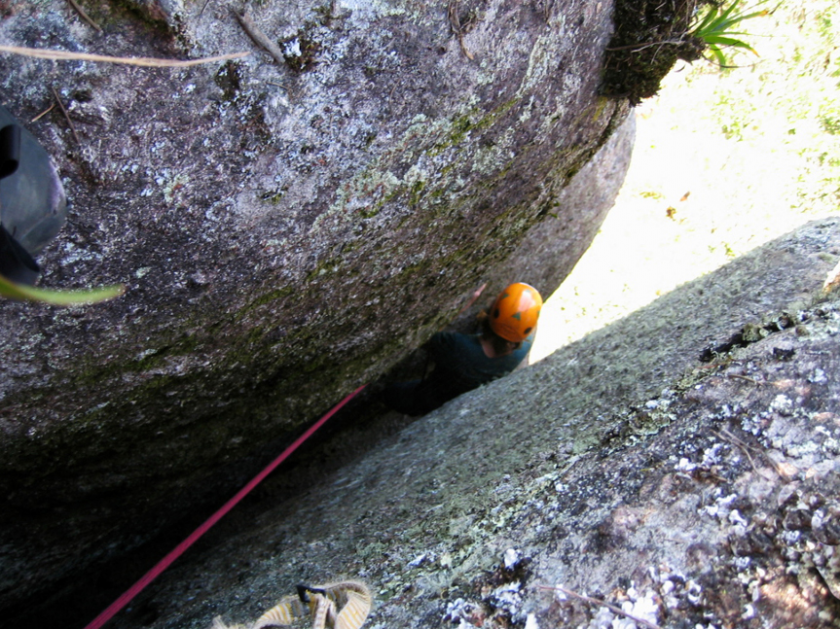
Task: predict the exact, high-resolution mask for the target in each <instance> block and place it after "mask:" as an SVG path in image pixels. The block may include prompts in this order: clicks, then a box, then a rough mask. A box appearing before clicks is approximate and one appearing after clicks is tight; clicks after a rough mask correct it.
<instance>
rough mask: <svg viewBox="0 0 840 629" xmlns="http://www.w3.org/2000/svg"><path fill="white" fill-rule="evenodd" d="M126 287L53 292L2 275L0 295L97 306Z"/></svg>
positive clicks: (51, 302) (59, 303)
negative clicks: (13, 280)
mask: <svg viewBox="0 0 840 629" xmlns="http://www.w3.org/2000/svg"><path fill="white" fill-rule="evenodd" d="M124 292H125V287H123V286H121V285H118V286H105V287H103V288H92V289H84V290H52V289H46V288H33V287H32V286H26V285H24V284H17V283H16V282H12V281H9V280H7V279H6V278H5V277H3V276H2V275H0V295H2V296H3V297H8V298H9V299H16V300H19V301H36V302H41V303H44V304H49V305H51V306H80V305H86V304H95V303H100V302H103V301H108V300H109V299H114V298H115V297H119V296H120V295H122V294H123V293H124Z"/></svg>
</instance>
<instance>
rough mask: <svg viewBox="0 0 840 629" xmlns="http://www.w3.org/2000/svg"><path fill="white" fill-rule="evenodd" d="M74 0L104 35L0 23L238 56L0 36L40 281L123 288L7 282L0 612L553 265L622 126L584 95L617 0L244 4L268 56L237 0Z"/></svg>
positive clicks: (559, 265) (45, 22) (218, 489)
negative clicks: (42, 52) (90, 290)
mask: <svg viewBox="0 0 840 629" xmlns="http://www.w3.org/2000/svg"><path fill="white" fill-rule="evenodd" d="M81 4H82V5H83V8H84V9H85V11H86V13H87V14H88V15H89V16H90V18H91V19H92V20H93V21H94V22H96V23H97V24H98V25H99V26H100V27H101V29H102V32H101V33H100V32H98V31H96V30H95V29H94V28H93V27H91V26H89V25H88V23H87V22H85V21H84V20H82V19H81V18H80V17H79V16H78V15H77V14H76V13H75V12H74V10H73V9H72V8H71V6H70V5H69V4H68V3H66V2H64V1H63V0H37V1H26V2H24V1H16V0H11V1H10V2H4V3H2V6H0V42H2V43H3V44H9V45H18V46H21V45H22V46H32V47H38V48H51V49H59V50H68V51H79V52H89V53H99V54H107V55H116V56H143V57H165V58H179V59H190V58H198V57H206V56H212V55H219V54H224V53H231V52H237V51H247V52H250V55H249V56H248V57H246V58H244V59H240V60H235V61H228V62H224V63H222V62H217V63H212V64H207V65H201V66H196V67H192V68H189V69H161V68H153V69H149V68H138V67H133V66H124V65H110V64H103V63H91V62H81V61H59V62H56V61H46V60H37V59H32V58H28V57H22V56H15V55H9V54H5V53H4V54H3V56H2V57H0V64H2V72H0V94H2V99H3V104H4V105H5V106H6V107H8V108H9V110H10V111H11V112H12V113H13V114H14V115H15V116H17V117H18V119H19V120H21V121H23V122H24V123H25V124H26V126H27V127H28V128H29V129H30V130H31V131H32V132H33V134H35V136H36V137H37V138H38V139H39V141H40V142H41V143H42V144H43V145H44V147H45V148H46V149H47V150H48V152H49V153H50V154H51V155H52V156H53V157H54V159H55V160H56V163H57V166H58V169H59V172H60V174H61V177H62V181H63V185H64V187H65V190H66V192H67V195H68V199H69V201H70V203H71V206H70V210H69V214H68V224H67V226H66V227H65V229H64V230H63V231H62V232H61V234H60V235H59V237H58V238H57V239H56V240H55V241H54V242H53V243H52V244H50V245H49V246H48V248H47V249H46V250H45V252H44V254H43V255H42V256H41V258H40V261H41V262H42V264H43V266H44V268H45V276H44V278H43V284H44V285H47V286H53V287H67V288H69V287H82V286H91V285H98V284H103V283H114V282H122V283H125V285H126V287H127V292H126V294H125V296H124V297H122V298H120V299H118V300H116V301H114V302H111V303H108V304H105V305H101V306H97V307H91V308H84V309H79V308H76V309H67V310H54V309H50V308H46V307H42V306H39V305H32V304H21V303H12V302H2V303H0V325H2V327H3V334H2V336H0V352H2V357H3V360H2V363H0V496H3V499H2V503H1V504H0V610H3V609H5V608H7V606H9V605H13V604H15V603H16V602H20V601H22V600H24V598H25V597H31V596H35V595H37V594H38V593H39V592H41V591H49V589H50V588H51V587H52V585H53V583H54V582H57V581H61V580H67V579H73V578H74V577H75V576H76V575H78V574H79V573H80V572H82V571H85V569H86V568H87V567H88V566H89V565H91V564H92V563H95V562H97V561H99V560H100V559H107V558H109V557H113V556H114V555H116V554H118V553H121V552H124V551H126V550H128V549H130V548H132V547H135V546H137V545H139V544H141V543H142V542H144V541H145V540H147V539H149V538H150V537H151V536H153V535H154V534H155V533H156V532H157V531H159V530H161V529H162V528H163V527H164V526H166V525H168V524H170V523H172V522H173V521H174V520H176V519H177V518H179V517H181V516H182V515H184V514H185V513H191V512H192V511H193V509H194V507H195V506H196V505H199V504H202V503H203V502H204V501H205V500H206V499H207V497H208V496H213V497H214V499H215V497H216V496H219V495H225V494H229V493H230V492H231V491H232V490H233V489H235V488H236V487H237V486H238V485H239V484H240V482H241V481H242V479H243V478H247V475H248V474H249V473H250V472H251V471H253V470H254V469H255V466H258V464H259V463H261V458H260V455H261V453H262V452H263V450H261V448H265V451H268V450H270V449H271V448H272V447H273V446H274V445H276V444H277V443H278V442H282V441H284V440H286V439H288V438H289V436H290V435H292V434H295V433H296V431H298V430H299V429H300V426H301V425H302V424H303V423H305V422H307V421H311V420H312V419H314V418H315V417H317V415H318V414H319V413H320V412H322V411H324V410H326V409H327V408H329V407H330V406H331V405H332V404H333V403H335V402H337V401H338V400H339V399H341V398H342V397H343V396H344V395H345V394H347V393H348V392H350V391H352V390H353V389H354V388H355V387H356V386H358V385H359V384H362V383H364V382H367V381H370V380H373V379H375V378H377V377H379V376H380V375H382V374H383V373H384V372H386V371H387V370H388V369H389V368H390V367H391V366H392V365H394V364H396V363H397V362H398V361H400V360H401V359H403V358H404V357H405V356H406V355H407V354H408V353H409V352H411V351H412V350H413V349H414V348H416V347H418V346H419V345H420V344H422V342H423V341H425V340H426V339H427V338H428V337H429V336H430V335H431V333H432V332H433V331H435V330H436V329H437V328H439V327H440V326H441V325H442V324H443V323H445V322H446V321H448V320H449V319H450V318H451V317H452V316H453V315H454V313H455V312H457V310H458V308H459V306H460V304H461V302H462V300H463V299H464V298H465V296H466V295H468V294H469V293H470V292H471V291H472V290H473V289H474V288H475V287H476V286H478V285H480V284H481V283H483V282H485V281H489V282H491V285H490V286H489V288H488V293H489V292H494V291H496V290H498V289H499V288H500V287H501V286H502V285H503V284H504V283H505V282H508V281H511V280H513V279H527V280H528V281H530V282H532V283H533V284H535V285H536V286H537V287H538V288H540V289H541V290H542V291H543V292H544V293H546V294H549V293H551V292H552V291H553V290H554V288H555V287H556V286H557V285H559V283H560V282H561V281H562V279H563V278H564V277H565V275H566V274H567V273H568V272H569V271H570V270H571V268H572V267H573V265H574V263H575V261H576V260H577V257H578V256H579V255H580V253H582V252H583V251H584V250H585V249H586V247H587V246H588V243H589V242H590V241H591V238H592V237H593V236H594V234H595V232H596V231H597V229H598V226H599V225H600V223H601V221H602V219H603V217H604V214H605V212H606V211H607V210H608V208H609V206H610V205H611V203H612V199H613V197H614V196H615V194H616V192H617V190H618V187H619V185H620V183H621V180H622V178H623V173H624V171H625V169H626V166H627V162H628V158H629V152H630V146H631V144H632V130H631V129H629V128H627V129H625V131H626V134H625V133H622V134H620V135H614V131H615V129H616V128H617V127H619V125H620V123H621V122H622V121H623V120H625V119H626V118H627V111H628V108H627V104H626V102H622V101H620V100H607V99H603V98H599V97H598V96H597V92H598V87H599V80H600V72H601V66H602V59H603V51H604V48H605V46H606V45H607V42H608V40H609V38H610V35H611V32H612V22H611V11H612V3H611V2H594V1H587V2H577V1H572V0H564V1H558V2H543V1H541V0H534V1H531V2H522V1H521V0H465V1H462V2H459V3H458V4H457V7H456V10H455V11H454V12H453V14H452V16H451V17H452V19H450V13H449V12H448V11H447V8H448V7H447V4H446V3H432V2H419V1H409V0H370V1H367V2H363V1H359V0H336V1H335V2H327V1H323V2H313V1H310V0H289V1H286V2H254V3H252V4H251V5H249V8H250V11H251V14H252V16H253V20H254V22H255V23H256V24H257V26H258V27H259V28H260V29H261V30H262V31H263V32H264V33H265V34H266V35H267V36H268V37H269V38H270V39H271V40H272V41H273V42H275V43H277V45H278V46H280V48H281V50H282V51H283V54H284V55H285V58H283V59H282V61H281V62H278V61H276V60H274V59H273V58H272V57H271V56H269V55H268V54H267V53H266V52H264V51H263V50H262V49H260V48H259V47H257V46H256V44H254V42H253V41H251V39H249V38H248V36H246V34H245V33H244V32H243V30H242V28H241V27H240V25H239V22H238V21H237V20H236V19H235V16H234V15H233V13H232V11H233V10H236V11H240V10H241V9H242V8H243V7H242V5H240V4H239V3H238V2H228V1H225V0H220V1H214V2H201V1H198V0H142V1H141V0H122V1H119V2H117V1H107V0H91V1H86V2H83V3H81ZM454 22H457V23H458V24H459V25H460V26H458V28H457V30H458V32H456V29H455V27H453V23H454ZM53 89H54V90H55V92H56V93H57V94H58V95H59V98H60V99H61V101H62V103H63V105H64V107H65V108H66V110H67V117H69V121H71V122H72V127H71V122H68V119H67V118H66V117H65V115H64V114H63V113H62V111H61V109H60V108H59V107H54V108H53V109H52V110H50V111H47V110H48V109H49V108H50V107H51V106H52V105H53V104H54V100H55V97H54V95H53ZM44 112H46V113H45V115H43V116H40V114H44ZM39 116H40V117H39ZM36 117H37V118H38V119H37V121H34V122H33V119H35V118H36ZM628 134H629V135H628ZM611 138H613V140H612V141H611ZM601 148H603V149H604V152H603V153H602V154H601V155H600V156H599V157H597V158H595V159H593V156H595V155H596V152H597V151H598V150H599V149H601ZM575 191H577V192H575ZM576 195H577V196H576ZM590 202H592V204H591V205H590ZM523 243H526V244H523ZM528 243H532V244H528ZM551 243H560V246H562V252H559V253H558V251H557V250H556V249H555V248H553V247H552V246H551ZM523 248H524V253H525V254H527V255H528V256H530V258H529V259H528V261H527V264H526V265H525V266H522V263H521V262H520V261H519V260H521V259H523ZM525 270H527V273H528V277H527V278H521V277H513V276H512V275H510V273H512V272H517V273H518V272H520V271H521V272H525ZM255 453H256V454H255ZM249 457H250V458H249ZM256 469H258V467H257V468H256Z"/></svg>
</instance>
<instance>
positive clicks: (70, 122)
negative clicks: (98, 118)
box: [52, 87, 82, 145]
mask: <svg viewBox="0 0 840 629" xmlns="http://www.w3.org/2000/svg"><path fill="white" fill-rule="evenodd" d="M52 93H53V96H55V102H57V103H58V108H59V109H60V110H61V113H63V114H64V117H65V118H66V119H67V124H69V125H70V131H72V132H73V137H74V138H76V144H79V145H81V144H82V143H81V141H80V140H79V134H78V133H76V127H75V126H74V125H73V121H72V120H70V114H68V113H67V110H66V109H65V108H64V103H62V102H61V98H60V97H59V95H58V92H57V91H56V90H55V88H54V87H53V88H52Z"/></svg>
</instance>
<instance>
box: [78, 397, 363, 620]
mask: <svg viewBox="0 0 840 629" xmlns="http://www.w3.org/2000/svg"><path fill="white" fill-rule="evenodd" d="M365 386H366V385H362V386H360V387H359V388H358V389H356V390H355V391H353V393H351V394H350V395H348V396H347V397H346V398H344V399H343V400H341V402H339V403H338V404H336V405H335V406H333V407H332V408H331V409H330V411H329V412H328V413H327V414H326V415H324V416H323V417H322V418H321V419H319V420H318V421H317V422H315V423H314V424H312V425H311V426H310V427H309V428H308V429H307V430H306V432H304V433H303V434H302V435H301V436H300V437H298V438H297V439H295V441H294V442H293V443H292V445H290V446H289V447H288V448H286V449H285V450H283V452H282V453H281V454H280V456H278V457H277V458H276V459H274V460H273V461H272V462H271V463H270V464H269V465H268V466H267V467H266V468H265V469H264V470H263V471H262V472H260V473H259V474H257V475H256V476H255V477H254V478H253V479H252V480H251V482H249V483H248V484H247V485H245V487H243V488H242V489H240V490H239V492H237V494H236V495H235V496H234V497H233V498H231V499H230V500H228V501H227V502H226V503H225V504H224V505H223V506H222V507H221V509H219V510H218V511H216V513H214V514H213V515H211V516H210V517H209V518H208V519H207V521H206V522H204V524H202V525H201V526H199V527H198V528H197V529H196V530H195V531H193V532H192V533H191V534H190V535H189V537H187V538H186V539H185V540H184V541H183V542H181V543H180V544H178V546H176V547H175V549H174V550H172V551H171V552H170V553H169V554H168V555H166V557H164V558H163V559H161V560H160V561H159V562H158V563H157V565H156V566H155V567H154V568H152V569H151V570H149V571H148V572H147V573H146V574H145V575H143V577H141V579H140V580H139V581H137V583H135V584H134V585H132V586H131V587H130V588H129V589H128V590H126V591H125V593H123V595H122V596H120V597H119V598H118V599H117V600H115V601H114V602H113V603H111V605H110V606H108V608H107V609H106V610H105V611H103V612H102V613H101V614H99V616H97V617H96V618H95V619H94V620H93V622H91V623H90V624H89V625H88V626H87V627H85V629H99V627H101V626H102V625H104V624H105V623H106V622H108V621H109V620H111V618H113V617H114V615H116V614H117V612H119V611H120V610H121V609H122V608H123V607H125V606H126V605H128V604H129V602H131V600H132V599H133V598H134V597H135V596H137V595H138V594H139V593H140V592H142V591H143V588H145V587H146V586H147V585H149V583H151V582H152V581H154V580H155V578H157V576H158V575H159V574H160V573H161V572H163V571H164V570H166V569H167V568H168V567H169V566H170V565H171V564H172V562H174V561H175V560H176V559H178V557H180V556H181V555H182V554H184V552H185V551H186V550H187V549H188V548H189V547H190V546H192V545H193V544H194V543H195V542H196V541H197V540H198V539H199V538H200V537H201V536H202V535H204V534H205V533H206V532H207V531H209V530H210V528H211V527H212V526H213V525H214V524H216V522H218V521H219V520H221V519H222V517H223V516H224V515H225V514H227V512H228V511H230V510H231V509H233V508H234V507H235V506H236V505H237V504H238V503H239V501H240V500H242V499H243V498H244V497H245V496H247V495H248V494H249V493H250V492H251V490H252V489H254V487H256V486H257V485H259V484H260V483H261V482H262V481H263V480H264V479H265V477H266V476H268V475H269V474H271V472H273V471H274V469H275V468H276V467H277V466H278V465H280V464H281V463H282V462H283V461H285V460H286V459H287V458H289V456H290V455H291V454H292V452H294V451H295V450H297V449H298V448H299V447H300V446H301V445H302V444H303V443H304V442H305V441H306V440H307V439H309V437H311V436H312V435H313V434H314V433H315V431H316V430H318V429H319V428H320V427H321V426H323V425H324V424H325V423H326V421H327V420H328V419H329V418H330V417H332V416H333V415H335V414H336V413H337V412H338V411H339V410H341V408H342V407H343V406H344V405H345V404H347V402H349V401H350V400H352V399H353V398H354V397H356V395H358V394H359V393H360V392H361V390H362V389H364V388H365Z"/></svg>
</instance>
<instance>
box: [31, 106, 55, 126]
mask: <svg viewBox="0 0 840 629" xmlns="http://www.w3.org/2000/svg"><path fill="white" fill-rule="evenodd" d="M53 109H55V103H53V104H52V105H50V106H49V107H48V108H47V109H45V110H44V111H42V112H41V113H40V114H38V115H37V116H35V117H34V118H33V119H32V120H30V121H29V122H38V121H39V120H40V119H41V118H43V117H44V116H46V115H47V114H48V113H50V112H51V111H52V110H53Z"/></svg>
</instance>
